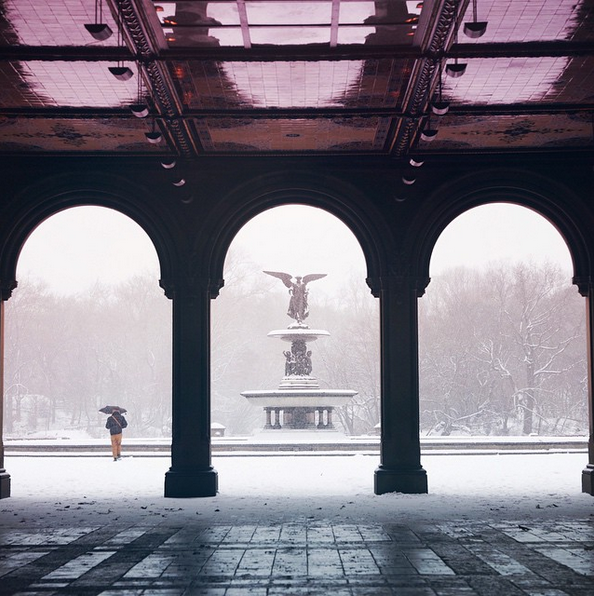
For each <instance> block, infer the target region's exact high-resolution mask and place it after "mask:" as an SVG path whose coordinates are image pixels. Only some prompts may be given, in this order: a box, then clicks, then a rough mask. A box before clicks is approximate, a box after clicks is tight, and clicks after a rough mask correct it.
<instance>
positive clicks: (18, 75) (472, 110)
mask: <svg viewBox="0 0 594 596" xmlns="http://www.w3.org/2000/svg"><path fill="white" fill-rule="evenodd" d="M474 22H479V23H480V22H486V23H487V27H486V31H485V33H484V35H482V36H480V37H468V36H467V35H466V34H465V29H467V28H468V27H467V24H470V25H471V26H470V28H472V24H473V23H474ZM90 24H105V25H107V26H108V27H109V28H110V29H111V31H112V35H111V36H109V37H106V38H105V39H95V38H94V37H92V36H91V34H90V33H89V31H88V30H87V28H86V27H85V25H90ZM0 57H1V58H2V59H1V60H0V152H1V153H3V154H17V153H24V152H28V153H43V154H54V153H58V154H71V153H76V154H115V155H117V154H128V155H143V154H148V155H155V154H157V155H159V154H163V155H164V154H174V155H180V156H182V157H185V158H193V157H199V156H200V155H209V154H216V155H225V154H240V155H249V154H253V155H276V154H280V155H287V154H289V155H293V154H299V155H302V154H304V155H323V154H337V155H344V154H369V155H390V156H393V157H395V158H403V157H406V156H408V155H409V154H411V153H413V152H414V153H415V154H418V153H428V154H430V153H432V152H445V153H448V152H449V153H455V152H463V151H472V152H475V153H476V152H503V151H510V150H513V151H546V150H554V149H558V148H564V149H566V148H572V149H575V150H581V149H588V148H591V147H592V145H593V143H594V140H593V126H594V124H593V123H594V0H530V1H529V2H519V1H517V0H425V1H406V0H376V1H373V0H211V1H203V0H184V1H178V2H160V1H158V0H0ZM456 64H457V65H458V66H456ZM452 65H454V69H456V68H458V70H462V69H464V65H465V71H464V74H463V76H459V77H452V76H449V75H450V73H451V71H452V70H454V69H452ZM110 68H111V69H112V70H113V69H114V68H121V69H129V72H128V74H129V75H131V77H130V78H128V79H127V80H119V79H118V78H116V77H115V76H114V74H113V73H112V72H111V71H110V70H109V69H110ZM435 102H441V104H445V103H446V102H447V103H449V111H448V112H447V114H445V115H437V114H436V113H435V112H434V111H433V110H432V105H433V104H434V103H435ZM139 103H140V104H142V103H146V104H147V106H148V108H149V112H148V115H147V116H146V117H144V118H139V117H137V116H135V115H134V114H133V112H132V111H131V109H130V106H131V105H133V104H139ZM426 129H431V130H436V131H437V135H436V136H435V138H434V140H432V141H428V140H423V136H426V135H422V134H421V133H422V132H423V130H426ZM155 130H156V131H160V132H161V133H162V140H161V142H160V143H151V142H148V140H147V136H146V133H150V132H152V131H155Z"/></svg>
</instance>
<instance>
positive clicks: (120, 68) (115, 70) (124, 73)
mask: <svg viewBox="0 0 594 596" xmlns="http://www.w3.org/2000/svg"><path fill="white" fill-rule="evenodd" d="M117 28H118V42H117V45H118V47H123V35H122V13H121V12H120V5H119V3H118V14H117ZM108 70H109V72H110V73H111V74H112V75H113V76H114V77H115V78H116V79H117V80H118V81H127V80H129V79H131V78H132V77H133V76H134V73H133V72H132V70H131V69H130V68H128V67H127V66H124V63H123V61H119V60H118V65H117V66H109V67H108Z"/></svg>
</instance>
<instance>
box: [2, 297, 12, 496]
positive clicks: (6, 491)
mask: <svg viewBox="0 0 594 596" xmlns="http://www.w3.org/2000/svg"><path fill="white" fill-rule="evenodd" d="M2 294H3V295H2V299H1V300H0V396H2V399H0V499H6V498H7V497H10V474H9V473H8V472H7V471H6V469H5V468H4V430H3V429H4V331H5V326H4V303H5V301H6V300H7V298H5V297H4V292H2ZM8 296H10V292H9V293H8Z"/></svg>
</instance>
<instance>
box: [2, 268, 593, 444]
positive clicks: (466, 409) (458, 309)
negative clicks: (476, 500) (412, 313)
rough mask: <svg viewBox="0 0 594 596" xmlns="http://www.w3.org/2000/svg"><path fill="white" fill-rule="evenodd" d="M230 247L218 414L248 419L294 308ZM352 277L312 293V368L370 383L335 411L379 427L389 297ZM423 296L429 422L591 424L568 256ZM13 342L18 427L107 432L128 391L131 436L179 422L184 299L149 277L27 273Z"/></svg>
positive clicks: (255, 421) (13, 409) (440, 281)
mask: <svg viewBox="0 0 594 596" xmlns="http://www.w3.org/2000/svg"><path fill="white" fill-rule="evenodd" d="M229 262H230V265H229V266H228V268H227V271H226V284H225V288H224V289H223V291H222V292H221V296H220V297H219V298H217V299H216V300H215V301H214V302H213V305H212V306H213V308H212V420H213V421H214V422H219V423H221V424H223V425H225V427H226V428H227V434H249V433H251V432H253V430H254V429H257V428H260V427H261V426H262V425H263V423H264V415H263V413H262V411H261V410H259V409H257V408H254V407H252V406H250V405H249V404H248V403H247V401H246V400H245V399H244V398H243V397H241V395H240V392H241V391H244V390H246V389H262V388H268V389H270V388H275V387H276V386H277V385H278V383H279V381H280V379H281V377H282V376H283V374H284V357H283V355H282V351H283V349H284V348H285V346H283V345H278V344H279V343H280V342H278V340H272V339H269V338H267V337H266V334H267V333H268V332H269V331H270V330H272V329H276V328H279V327H283V326H287V325H288V324H289V323H290V321H289V319H288V318H287V317H286V316H285V310H286V301H287V296H286V294H281V293H280V292H279V290H278V287H275V284H274V280H271V281H270V282H266V281H263V280H262V279H261V277H262V276H261V275H259V271H254V270H252V269H251V268H250V266H249V265H245V264H243V263H241V262H240V260H239V259H237V258H235V259H230V260H229ZM345 282H348V284H347V283H345V288H344V290H343V291H342V292H341V294H340V300H335V301H330V300H328V301H326V302H324V303H319V302H318V303H315V307H313V306H312V314H311V322H310V321H309V320H308V321H307V322H308V323H310V325H312V326H315V327H316V328H323V329H327V330H328V331H330V333H331V337H329V338H325V339H321V340H318V341H317V342H315V344H313V345H312V351H313V355H312V359H313V373H312V374H313V375H314V376H315V377H317V378H318V380H319V381H320V384H321V385H322V386H324V387H332V388H341V389H355V390H356V391H358V395H357V396H356V398H355V399H354V400H353V402H352V403H351V404H349V405H348V406H346V407H344V408H341V409H340V410H338V411H337V415H336V416H335V419H336V420H337V421H338V422H340V423H341V424H342V425H343V427H344V429H345V431H346V432H348V433H350V434H364V433H373V432H374V429H375V427H376V425H377V424H378V423H379V421H380V373H379V315H378V313H379V309H378V301H377V300H376V299H375V298H373V297H372V296H371V295H370V293H369V290H368V288H367V287H366V285H365V283H364V281H363V280H345ZM267 284H269V285H267ZM314 298H315V296H314ZM419 309H420V313H419V336H420V337H419V339H420V350H419V360H420V387H421V428H422V432H423V433H424V434H441V435H449V434H472V435H516V434H531V433H537V434H543V435H544V434H550V435H572V434H578V435H583V434H586V429H587V420H588V413H587V400H586V395H587V369H586V360H585V349H586V342H585V307H584V304H583V298H582V297H580V296H579V294H578V292H577V290H576V288H575V287H573V286H571V285H570V283H569V280H568V279H567V276H566V275H563V274H562V273H561V272H560V270H559V269H558V268H557V267H555V266H553V265H534V264H521V265H515V266H509V265H507V266H506V265H493V266H490V267H489V268H488V269H486V270H481V271H475V270H468V269H456V270H451V271H449V272H447V273H445V274H443V275H441V276H439V277H437V278H435V279H433V281H432V282H431V284H430V286H429V288H428V290H427V293H426V295H425V296H424V297H423V298H421V299H420V300H419ZM271 313H272V314H271ZM5 352H6V369H5V413H4V424H5V432H6V433H7V435H8V436H32V433H37V434H38V435H43V434H44V433H49V432H51V431H61V432H63V433H68V432H79V433H85V434H86V435H89V436H103V435H104V432H105V431H104V429H103V423H104V415H102V414H100V413H99V412H98V409H99V408H100V407H102V406H104V405H106V404H114V403H115V404H119V405H122V406H123V407H126V408H127V409H128V411H129V415H128V418H129V421H130V426H129V428H128V429H127V434H128V436H136V437H167V436H169V435H170V433H171V302H170V301H169V300H168V299H167V298H165V296H164V295H163V292H162V290H161V289H160V288H159V286H158V283H157V281H156V280H154V279H152V278H149V277H148V276H139V277H136V278H133V279H130V280H129V281H128V282H126V283H124V284H120V285H117V286H105V285H100V284H98V285H96V286H95V287H94V288H93V289H92V291H90V292H89V293H86V294H84V295H74V296H59V295H57V294H55V293H52V292H49V291H48V289H47V287H46V286H44V285H43V284H41V283H39V282H32V281H28V280H21V282H20V284H19V288H18V289H17V290H15V292H14V295H13V297H12V298H11V299H10V300H9V301H8V302H7V309H6V338H5Z"/></svg>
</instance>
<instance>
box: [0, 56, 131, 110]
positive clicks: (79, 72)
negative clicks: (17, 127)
mask: <svg viewBox="0 0 594 596" xmlns="http://www.w3.org/2000/svg"><path fill="white" fill-rule="evenodd" d="M114 66H115V64H114ZM127 66H129V67H130V68H131V69H132V70H133V72H136V71H135V66H134V65H133V64H129V65H127ZM107 67H108V64H106V63H102V62H76V63H75V62H42V61H35V62H18V63H8V62H0V80H2V82H6V85H2V87H0V107H8V108H14V107H19V106H28V107H31V106H47V107H56V106H68V107H118V106H124V105H129V104H131V103H134V100H135V98H136V97H137V81H136V74H135V75H134V76H133V77H132V78H131V79H130V80H128V81H118V80H117V79H116V78H115V77H114V76H113V75H112V74H111V73H110V72H109V71H108V70H107Z"/></svg>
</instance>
